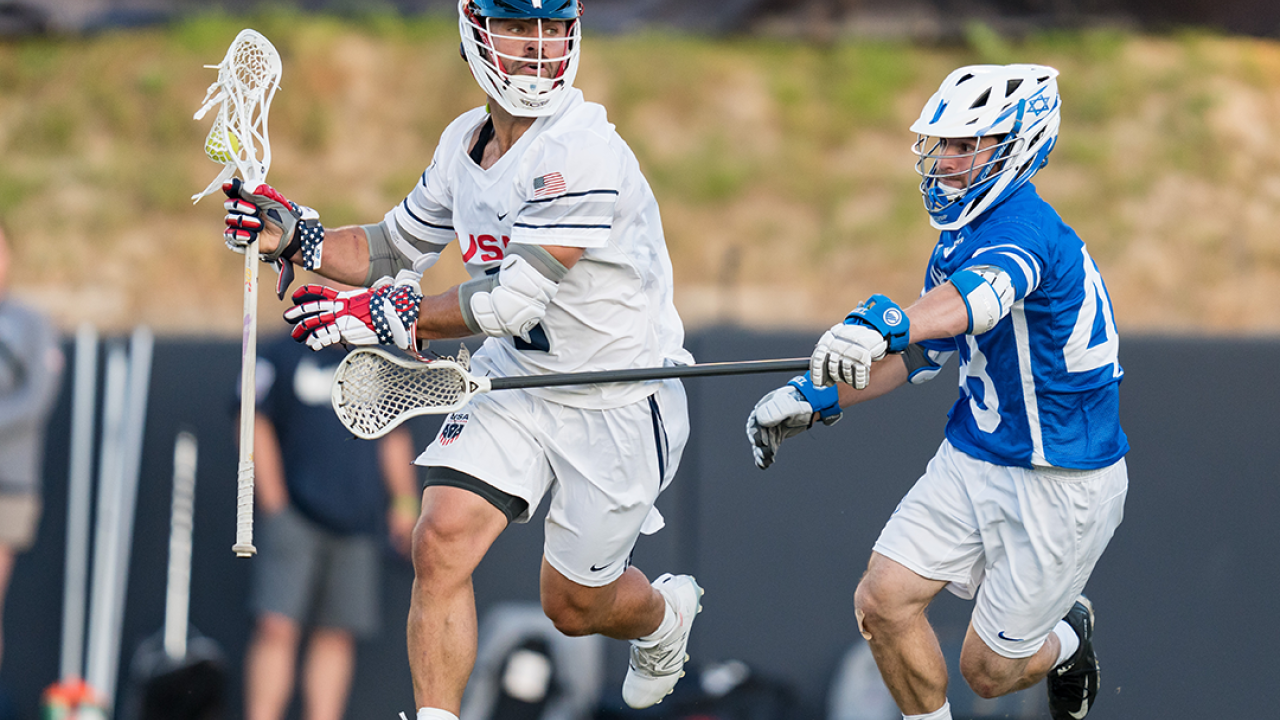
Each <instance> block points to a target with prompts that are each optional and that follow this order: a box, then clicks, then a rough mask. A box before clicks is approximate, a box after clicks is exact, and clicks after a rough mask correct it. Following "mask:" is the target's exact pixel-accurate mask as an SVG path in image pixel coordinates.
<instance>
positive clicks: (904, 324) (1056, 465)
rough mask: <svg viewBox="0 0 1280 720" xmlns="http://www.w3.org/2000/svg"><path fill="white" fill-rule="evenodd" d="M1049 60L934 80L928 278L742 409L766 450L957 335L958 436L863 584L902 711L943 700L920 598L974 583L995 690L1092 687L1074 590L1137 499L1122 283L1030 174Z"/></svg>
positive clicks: (862, 595)
mask: <svg viewBox="0 0 1280 720" xmlns="http://www.w3.org/2000/svg"><path fill="white" fill-rule="evenodd" d="M1057 75H1058V72H1057V71H1056V70H1054V69H1053V68H1049V67H1045V66H1040V65H1009V66H991V65H980V66H971V67H965V68H960V69H959V70H956V71H955V72H954V73H952V74H951V75H950V76H949V77H947V79H946V80H945V81H944V82H943V83H942V86H941V87H940V88H939V89H938V92H937V93H935V94H934V95H933V97H932V98H931V99H930V100H929V102H928V103H927V104H926V105H925V107H924V110H923V111H922V112H921V115H920V119H919V120H917V121H916V123H915V124H914V125H912V126H911V129H912V130H913V131H914V132H916V133H917V134H918V139H917V142H916V145H915V152H916V154H917V155H918V156H919V160H918V162H917V165H916V167H917V169H918V170H919V171H920V174H921V176H922V178H923V180H922V182H921V185H920V190H921V192H922V194H923V195H924V201H925V207H926V209H927V210H928V212H929V215H930V218H931V222H932V224H933V226H934V227H936V228H938V229H940V230H941V231H942V233H941V237H940V239H939V240H938V243H937V245H936V246H935V247H934V250H933V254H932V256H931V258H930V260H929V266H928V270H927V273H926V276H925V283H924V292H923V293H922V294H921V296H920V298H919V299H918V300H917V301H916V302H915V303H914V304H912V305H911V306H909V307H907V308H905V309H904V308H902V307H899V306H898V305H897V304H895V303H894V302H893V301H892V300H890V299H889V298H887V297H885V296H883V295H872V296H871V298H870V299H868V300H867V301H866V302H864V303H862V304H861V305H859V306H858V307H857V308H855V309H854V310H853V312H851V313H849V315H848V317H847V318H846V319H845V320H844V322H842V323H840V324H838V325H835V326H834V327H832V328H831V329H830V330H829V331H827V333H826V334H824V335H823V336H822V338H821V339H820V340H819V341H818V344H817V347H816V348H815V350H814V352H813V356H812V358H811V362H810V370H809V373H808V374H807V375H805V376H802V377H798V378H795V379H794V380H792V381H791V382H790V383H788V384H787V385H786V386H784V387H781V388H779V389H777V390H774V391H772V392H770V393H769V394H767V395H765V397H764V398H762V399H761V400H760V402H759V403H758V404H757V405H756V407H755V409H754V410H753V411H752V413H751V415H750V417H749V418H748V420H747V436H748V439H749V440H750V441H751V443H752V447H753V451H754V454H755V461H756V464H757V465H758V466H759V467H761V468H767V467H769V465H770V464H771V463H772V462H773V461H774V458H775V456H776V454H777V451H778V448H779V445H780V444H781V443H782V441H783V440H784V439H786V438H788V437H791V436H794V435H796V434H798V433H800V432H803V431H804V430H806V429H808V428H809V427H811V426H812V425H813V424H814V422H815V421H817V420H822V421H824V422H825V423H826V424H831V423H833V422H835V421H836V420H837V419H839V417H840V414H841V408H844V407H848V406H851V405H854V404H856V403H860V402H862V401H864V400H870V399H872V398H876V397H879V396H881V395H884V394H886V393H888V392H890V391H891V390H894V389H896V388H898V387H900V386H902V385H904V384H907V383H909V382H910V383H920V382H924V381H926V380H929V379H931V378H932V377H934V376H935V375H936V374H937V373H938V371H939V370H940V369H941V366H942V365H943V363H945V362H946V360H947V358H948V357H950V356H951V355H959V360H960V396H959V399H958V400H957V402H956V403H955V405H954V406H953V407H952V409H951V412H950V414H949V417H950V420H949V422H948V423H947V428H946V438H945V440H944V441H943V443H942V446H941V448H940V449H939V450H938V453H937V455H935V456H934V458H933V460H932V461H931V462H930V463H929V466H928V468H927V469H926V470H925V473H924V475H923V476H922V477H921V478H920V479H919V480H918V481H917V482H916V484H915V486H914V487H912V489H911V491H910V492H908V493H907V495H906V497H904V498H903V500H902V502H901V504H899V506H898V508H897V510H895V511H894V513H893V515H892V517H890V518H889V521H888V523H887V524H886V525H885V527H884V530H883V531H882V532H881V534H880V538H879V539H878V540H877V541H876V544H875V548H874V552H873V553H872V555H871V561H870V563H869V564H868V568H867V572H866V574H865V575H864V576H863V578H862V581H861V582H860V583H859V585H858V590H857V592H856V595H855V599H854V603H855V610H856V615H857V619H858V626H859V629H860V630H861V631H862V634H863V635H864V636H865V637H866V638H867V640H868V642H869V643H870V645H871V650H872V652H873V654H874V655H875V658H876V663H877V665H878V666H879V668H880V673H881V675H882V676H883V678H884V681H885V684H886V685H887V686H888V687H889V690H890V691H891V692H892V694H893V697H894V699H895V700H896V701H897V704H898V707H899V709H900V710H901V711H902V713H903V717H904V718H910V719H911V720H917V719H924V720H949V719H950V718H951V711H950V705H949V704H948V703H947V696H946V688H947V671H946V664H945V662H944V660H943V657H942V655H941V653H940V651H939V648H938V641H937V638H936V636H935V634H934V632H933V629H932V628H931V627H930V625H929V623H928V620H927V619H926V617H925V609H926V608H927V607H928V605H929V603H930V602H932V600H933V598H934V596H935V595H937V594H938V593H939V592H941V591H942V589H943V588H947V589H949V590H951V591H952V592H953V593H955V594H957V595H959V596H961V597H964V598H970V599H972V598H974V597H975V595H976V601H975V607H974V611H973V615H972V617H971V620H970V624H969V629H968V633H967V635H966V637H965V641H964V649H963V651H962V653H961V657H960V670H961V673H962V674H963V675H964V678H965V680H966V681H968V683H969V685H970V686H971V687H972V688H973V689H974V691H975V692H976V693H977V694H978V695H980V696H982V697H986V698H990V697H997V696H1000V695H1004V694H1007V693H1010V692H1014V691H1017V690H1021V689H1023V688H1026V687H1029V686H1031V685H1033V684H1035V683H1037V682H1039V681H1040V680H1041V679H1042V678H1046V677H1047V678H1048V683H1047V686H1048V694H1049V706H1050V710H1051V712H1052V715H1053V717H1054V718H1055V720H1065V719H1067V718H1073V719H1074V720H1081V719H1082V718H1084V716H1085V715H1086V714H1087V713H1088V712H1089V709H1090V707H1091V706H1092V703H1093V701H1094V698H1095V697H1096V696H1097V693H1098V683H1099V673H1098V662H1097V655H1096V653H1095V651H1094V647H1093V607H1092V605H1091V603H1090V602H1089V601H1088V599H1087V598H1085V597H1084V596H1083V595H1082V594H1081V593H1082V591H1083V590H1084V586H1085V583H1086V581H1087V580H1088V579H1089V575H1090V573H1091V572H1092V571H1093V568H1094V564H1095V563H1096V562H1097V560H1098V558H1099V556H1101V554H1102V552H1103V550H1104V548H1105V547H1106V546H1107V543H1108V542H1109V541H1110V539H1111V536H1112V534H1113V532H1114V531H1115V529H1116V527H1117V526H1118V525H1119V524H1120V520H1121V517H1122V516H1123V513H1124V499H1125V495H1126V492H1127V490H1128V474H1127V471H1126V468H1125V461H1124V456H1125V454H1126V453H1127V451H1128V449H1129V444H1128V441H1127V440H1126V438H1125V435H1124V432H1123V431H1122V430H1121V429H1120V422H1119V400H1118V397H1119V395H1118V388H1119V383H1120V379H1121V376H1122V374H1123V371H1122V370H1121V368H1120V362H1119V355H1118V347H1119V340H1118V335H1117V333H1116V325H1115V320H1114V318H1113V316H1112V310H1111V301H1110V298H1109V297H1108V295H1107V290H1106V287H1105V286H1104V285H1103V282H1102V277H1101V275H1100V274H1099V273H1098V268H1097V265H1096V264H1095V263H1094V261H1093V259H1092V258H1090V257H1089V253H1088V251H1087V250H1086V249H1085V245H1084V243H1083V242H1081V241H1080V238H1079V237H1077V235H1076V234H1075V232H1074V231H1073V230H1072V229H1071V228H1070V227H1068V226H1067V225H1066V224H1065V223H1063V221H1062V219H1061V218H1059V217H1058V215H1057V213H1055V212H1054V211H1053V209H1052V208H1051V207H1050V206H1049V205H1048V204H1047V203H1046V202H1045V201H1044V200H1041V199H1040V197H1039V196H1038V195H1037V194H1036V191H1035V188H1034V187H1033V186H1032V185H1030V184H1029V183H1028V182H1027V181H1028V180H1029V179H1030V178H1031V176H1032V175H1034V174H1035V173H1036V171H1037V170H1039V169H1040V168H1041V167H1042V166H1043V165H1044V164H1045V162H1046V160H1047V158H1048V155H1049V152H1050V151H1051V150H1052V149H1053V146H1054V143H1055V142H1056V141H1057V137H1058V125H1059V117H1060V116H1059V109H1060V99H1059V96H1058V87H1057V81H1056V79H1055V78H1056V77H1057Z"/></svg>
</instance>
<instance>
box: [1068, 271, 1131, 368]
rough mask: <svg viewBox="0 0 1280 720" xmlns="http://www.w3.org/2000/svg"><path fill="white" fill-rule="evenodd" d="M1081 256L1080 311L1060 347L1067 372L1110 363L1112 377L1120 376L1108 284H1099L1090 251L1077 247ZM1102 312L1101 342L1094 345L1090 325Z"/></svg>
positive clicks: (1117, 335) (1092, 324)
mask: <svg viewBox="0 0 1280 720" xmlns="http://www.w3.org/2000/svg"><path fill="white" fill-rule="evenodd" d="M1080 253H1081V254H1082V255H1083V256H1084V300H1083V301H1082V302H1081V303H1080V314H1079V315H1078V316H1077V317H1076V325H1075V327H1074V328H1072V330H1071V337H1070V338H1068V339H1067V346H1066V347H1065V348H1063V355H1064V357H1065V359H1066V363H1067V372H1073V373H1080V372H1089V371H1090V370H1097V369H1098V368H1104V367H1106V366H1108V365H1110V366H1111V373H1112V377H1119V376H1120V333H1119V332H1117V331H1116V321H1115V317H1113V315H1112V313H1111V300H1110V298H1109V297H1107V288H1106V286H1105V285H1103V284H1102V275H1101V274H1099V273H1098V266H1097V265H1096V264H1095V263H1094V262H1093V258H1091V257H1089V251H1088V250H1086V249H1084V248H1080ZM1099 311H1101V313H1102V335H1103V339H1102V342H1099V343H1098V344H1097V345H1094V346H1093V347H1090V346H1089V341H1090V340H1092V339H1093V328H1094V325H1095V324H1096V323H1097V320H1098V313H1099Z"/></svg>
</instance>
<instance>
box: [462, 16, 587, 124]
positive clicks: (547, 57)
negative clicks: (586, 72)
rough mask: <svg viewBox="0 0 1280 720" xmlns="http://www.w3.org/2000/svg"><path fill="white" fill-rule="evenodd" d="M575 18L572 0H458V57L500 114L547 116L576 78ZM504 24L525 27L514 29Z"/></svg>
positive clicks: (577, 29) (577, 30)
mask: <svg viewBox="0 0 1280 720" xmlns="http://www.w3.org/2000/svg"><path fill="white" fill-rule="evenodd" d="M581 14H582V5H581V3H579V2H578V0H458V31H459V33H460V34H461V35H462V55H463V57H465V58H466V60H467V64H469V65H470V66H471V74H472V75H474V76H475V78H476V82H478V83H479V84H480V87H481V89H483V90H484V91H485V93H486V94H488V96H489V97H490V98H493V99H494V100H496V101H497V102H498V104H499V105H501V106H502V108H503V109H504V110H506V111H507V112H509V113H511V114H512V115H515V116H517V117H541V116H544V115H552V114H554V113H555V112H556V110H558V109H560V106H561V105H562V104H564V100H565V98H566V97H568V91H569V88H571V87H573V79H574V77H575V76H577V74H578V56H579V53H578V50H579V48H580V46H581V44H582V43H581V40H582V28H581V23H579V22H578V16H579V15H581ZM504 20H527V21H529V23H528V25H527V26H521V27H520V29H519V30H518V31H517V30H515V29H512V28H511V27H510V26H508V25H506V24H504V23H502V21H504ZM495 21H497V22H495ZM516 32H519V34H515V33H516Z"/></svg>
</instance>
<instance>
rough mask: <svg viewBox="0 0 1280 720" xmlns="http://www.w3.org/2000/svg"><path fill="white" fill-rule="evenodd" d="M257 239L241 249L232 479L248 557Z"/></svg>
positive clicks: (251, 551) (241, 545) (239, 546)
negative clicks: (236, 453)
mask: <svg viewBox="0 0 1280 720" xmlns="http://www.w3.org/2000/svg"><path fill="white" fill-rule="evenodd" d="M260 264H261V263H260V262H259V261H258V241H257V240H256V239H255V240H254V241H253V242H251V243H249V245H248V247H246V248H245V251H244V336H243V337H242V338H241V343H240V465H239V473H238V476H237V479H236V543H235V545H232V546H231V550H232V552H234V553H235V554H236V557H252V556H253V555H255V554H257V552H258V549H257V548H255V547H254V546H253V425H254V414H255V410H256V407H255V406H256V401H257V387H256V382H255V379H254V375H255V372H254V371H255V370H256V368H257V362H258V266H259V265H260Z"/></svg>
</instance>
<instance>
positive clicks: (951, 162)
mask: <svg viewBox="0 0 1280 720" xmlns="http://www.w3.org/2000/svg"><path fill="white" fill-rule="evenodd" d="M958 139H960V138H945V137H933V136H929V135H918V136H917V137H916V143H915V145H913V146H912V147H911V151H912V152H914V153H915V154H916V172H917V173H919V175H920V178H921V180H920V194H921V196H923V197H924V204H925V208H926V209H927V210H928V211H929V214H930V215H932V216H935V217H937V216H941V215H946V214H948V210H949V209H951V208H952V207H953V206H955V205H957V204H960V205H961V206H962V207H967V206H974V205H976V204H978V203H980V202H981V201H982V200H983V198H985V197H986V195H987V193H989V192H990V191H991V190H992V188H994V187H995V186H996V185H997V183H998V182H999V180H1000V176H1001V174H1002V173H1003V172H1004V167H1005V164H1006V163H1005V161H1006V160H1007V159H1008V158H1009V157H1011V156H1016V155H1017V154H1018V146H1019V145H1020V144H1025V139H1024V138H1017V137H1013V136H1012V134H1010V135H1005V136H1004V137H1002V138H1001V139H999V140H998V141H996V142H995V143H994V144H988V145H983V144H982V142H981V140H982V138H974V139H975V140H976V142H975V143H974V149H973V150H971V151H968V152H949V151H948V150H947V146H948V143H949V142H952V141H955V140H958ZM988 152H989V153H990V155H989V156H988V157H987V158H986V159H985V160H983V161H981V162H979V157H980V156H982V155H984V154H986V153H988ZM966 160H967V161H968V162H965V161H966ZM944 164H945V165H946V166H947V168H948V169H945V170H944V169H943V165H944ZM949 180H958V181H959V182H947V181H949Z"/></svg>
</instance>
